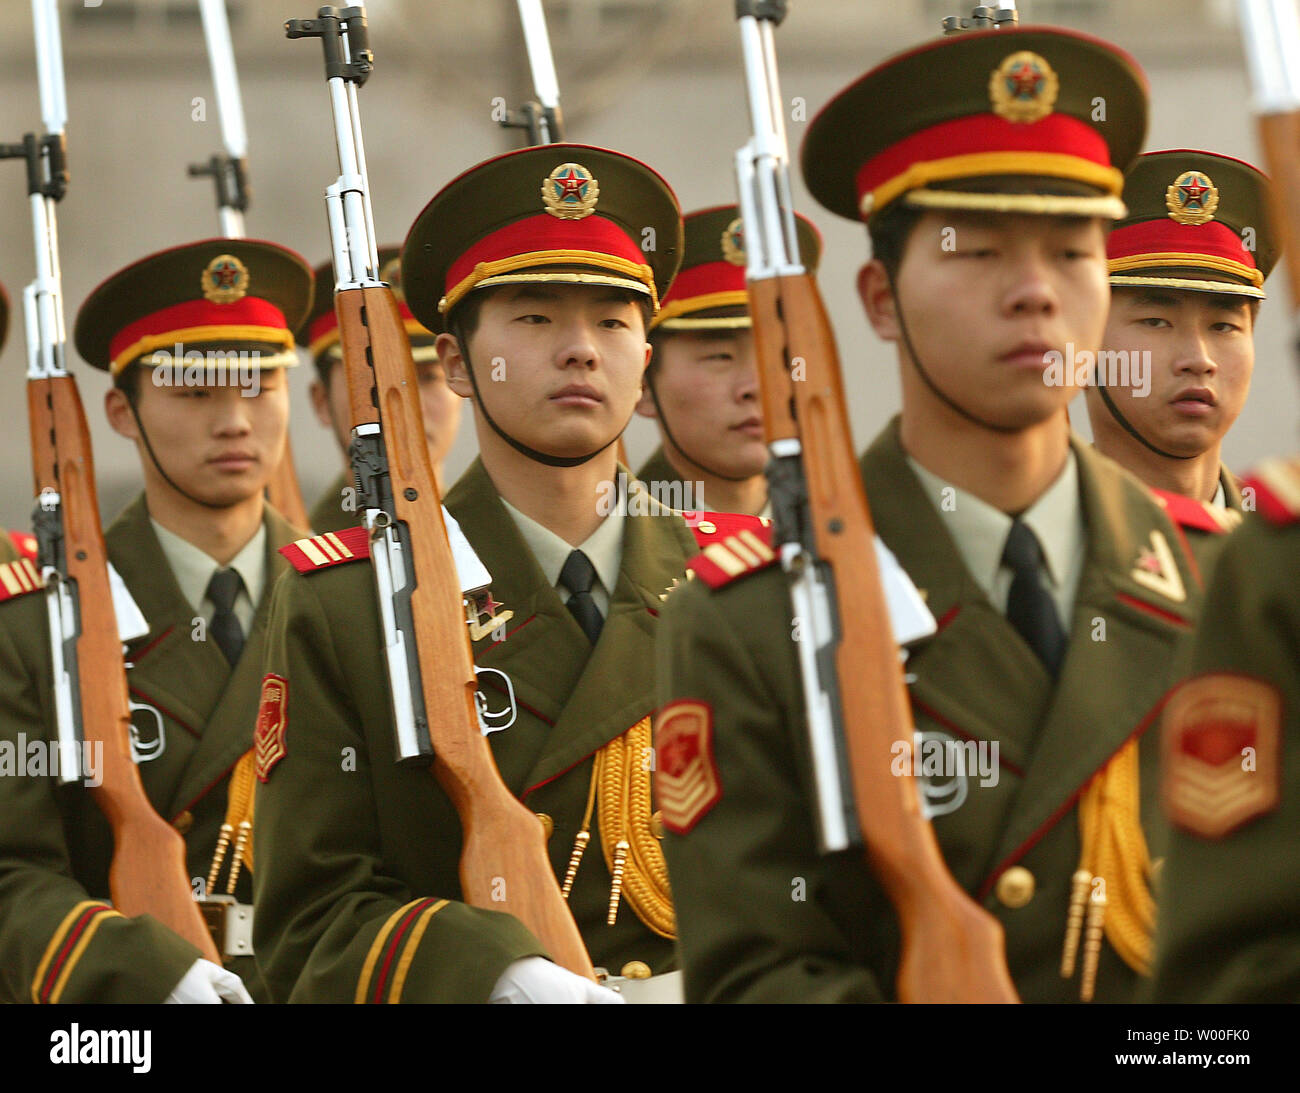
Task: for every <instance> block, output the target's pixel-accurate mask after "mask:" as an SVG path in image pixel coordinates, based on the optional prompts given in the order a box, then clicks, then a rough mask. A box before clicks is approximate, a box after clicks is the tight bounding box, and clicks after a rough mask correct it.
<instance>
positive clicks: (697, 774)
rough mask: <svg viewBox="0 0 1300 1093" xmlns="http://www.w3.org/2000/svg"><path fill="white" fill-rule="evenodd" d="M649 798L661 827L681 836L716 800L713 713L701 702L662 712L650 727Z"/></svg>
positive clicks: (718, 786)
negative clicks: (651, 777)
mask: <svg viewBox="0 0 1300 1093" xmlns="http://www.w3.org/2000/svg"><path fill="white" fill-rule="evenodd" d="M655 798H656V800H657V801H658V803H659V810H660V814H661V815H662V817H663V824H664V827H666V828H667V829H668V830H669V831H672V832H674V833H675V834H677V835H685V834H686V833H687V832H688V831H690V830H691V828H693V827H694V826H695V825H696V824H698V823H699V822H700V820H702V819H703V818H704V817H705V815H706V814H707V813H708V812H709V810H710V809H711V808H713V806H714V805H716V804H717V803H718V801H720V800H721V799H722V781H721V779H720V778H719V777H718V766H717V763H715V762H714V759H713V709H712V708H711V707H710V706H708V705H706V704H705V703H703V702H691V701H679V702H673V703H670V704H669V705H667V706H665V707H664V709H663V712H662V713H660V715H659V721H658V724H657V725H656V726H655Z"/></svg>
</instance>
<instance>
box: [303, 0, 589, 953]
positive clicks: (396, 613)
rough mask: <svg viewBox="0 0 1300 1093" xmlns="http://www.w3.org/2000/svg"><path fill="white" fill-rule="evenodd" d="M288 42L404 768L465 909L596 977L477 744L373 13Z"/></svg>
mask: <svg viewBox="0 0 1300 1093" xmlns="http://www.w3.org/2000/svg"><path fill="white" fill-rule="evenodd" d="M285 34H286V35H287V36H288V37H289V38H319V39H320V40H321V44H322V46H323V48H324V54H325V77H326V81H327V83H328V86H329V92H330V104H331V108H332V113H333V118H334V137H335V143H336V147H337V150H338V158H339V171H340V175H339V178H338V180H337V181H336V182H334V183H333V184H332V185H330V186H329V187H327V189H326V191H325V204H326V209H327V212H328V214H329V226H330V243H331V246H332V248H333V255H334V272H335V276H336V279H337V284H336V285H335V290H334V306H335V308H336V309H337V311H338V317H339V333H340V336H341V348H342V351H343V366H344V368H345V370H346V374H347V380H348V399H349V403H350V406H351V413H352V444H351V447H350V456H351V459H352V468H353V471H354V473H355V475H356V478H357V486H358V494H359V497H360V499H361V502H362V506H363V508H364V512H365V518H364V521H363V526H364V527H365V528H366V529H367V530H368V531H369V532H370V557H371V561H372V563H373V568H374V573H375V584H376V588H377V591H378V596H379V611H380V619H381V624H382V626H383V629H384V638H385V640H384V645H385V655H386V658H387V667H388V679H389V694H390V696H391V699H392V704H393V722H394V730H395V733H396V752H397V756H398V761H399V762H411V763H419V764H421V765H428V764H429V763H430V762H432V767H433V773H434V775H435V776H436V777H437V779H438V782H439V784H440V785H441V786H442V788H443V790H444V791H445V792H446V794H447V796H448V797H449V798H450V799H451V802H452V804H453V805H454V806H455V808H456V812H457V814H458V815H459V816H460V822H461V827H462V829H463V832H464V843H463V845H462V848H461V858H460V882H461V892H462V895H463V897H464V900H465V902H466V903H468V904H470V905H471V906H473V907H483V908H488V909H490V910H495V911H506V912H508V913H510V914H513V915H514V916H515V917H516V918H518V919H519V920H520V921H521V922H522V923H523V924H524V925H525V926H526V927H528V929H529V930H531V931H532V933H533V936H535V937H536V938H537V939H538V940H540V941H541V942H542V944H543V945H544V946H545V947H546V949H547V951H548V952H549V953H550V955H551V957H552V959H554V960H555V961H556V963H558V964H560V965H562V966H563V967H565V968H568V969H569V970H570V971H572V972H576V973H578V974H580V975H585V976H587V977H589V978H592V979H594V978H595V975H594V973H593V970H592V966H591V959H590V958H589V957H588V955H587V951H586V948H585V947H584V945H583V942H582V936H581V934H579V933H578V928H577V925H576V924H575V923H574V921H573V916H572V915H571V914H570V912H569V908H568V905H567V904H566V903H565V902H564V900H563V898H562V897H561V895H560V887H559V885H558V884H557V883H556V880H555V875H554V873H553V872H552V871H551V864H550V860H549V859H548V857H547V855H546V845H545V841H544V839H543V835H542V829H541V826H540V825H539V824H538V822H537V818H536V817H535V816H534V815H533V814H532V813H531V812H530V811H529V810H528V809H527V808H525V807H524V805H523V804H522V803H521V802H520V801H519V800H517V799H516V798H515V797H514V796H513V795H512V794H511V793H510V791H509V790H508V789H507V788H506V786H505V783H503V782H502V781H501V775H500V774H499V773H498V771H497V768H496V762H495V761H494V759H493V758H492V751H491V748H489V746H488V743H487V741H486V740H485V739H484V737H483V732H482V730H481V725H480V721H479V706H478V699H477V698H476V695H475V692H476V690H477V686H478V685H477V683H476V679H475V675H476V669H475V667H474V658H473V651H472V648H471V645H470V640H469V635H468V634H467V632H466V616H465V613H464V611H463V608H462V596H461V589H460V584H459V582H458V581H457V574H456V568H455V566H454V564H453V559H452V550H451V547H450V546H449V544H448V539H447V528H446V524H445V522H444V521H443V509H442V503H441V500H440V498H439V494H438V486H437V481H436V479H435V478H434V474H433V465H432V463H431V462H430V460H429V449H428V445H427V444H426V443H425V440H424V427H423V424H422V419H421V416H420V403H419V397H418V395H417V390H418V386H417V383H416V378H415V365H414V363H413V361H412V360H411V348H410V343H409V342H408V341H407V338H406V331H405V330H404V328H403V326H402V320H401V317H400V315H399V314H398V311H397V304H396V301H395V300H394V298H393V293H392V290H391V289H390V288H389V287H388V286H387V285H386V284H384V283H383V282H382V281H381V280H380V279H379V277H378V264H379V263H378V256H377V254H376V246H375V232H374V220H373V214H372V212H371V204H370V185H369V182H368V180H367V177H366V162H365V150H364V147H363V145H362V139H361V115H360V113H359V110H358V106H357V90H358V88H360V87H361V86H362V85H363V84H364V83H365V82H366V80H367V78H368V77H369V75H370V72H371V69H372V67H373V64H374V55H373V53H372V52H371V50H370V45H369V37H368V32H367V27H366V13H365V8H364V6H357V7H348V8H334V7H323V8H321V9H320V10H319V12H318V13H317V18H315V19H290V20H289V21H288V22H286V23H285Z"/></svg>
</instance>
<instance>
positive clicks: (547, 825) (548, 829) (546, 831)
mask: <svg viewBox="0 0 1300 1093" xmlns="http://www.w3.org/2000/svg"><path fill="white" fill-rule="evenodd" d="M537 818H538V820H540V821H541V824H542V838H544V839H545V840H546V841H547V842H550V841H551V834H552V832H554V831H555V821H554V820H552V819H551V818H550V817H549V816H548V815H546V813H545V812H539V813H537Z"/></svg>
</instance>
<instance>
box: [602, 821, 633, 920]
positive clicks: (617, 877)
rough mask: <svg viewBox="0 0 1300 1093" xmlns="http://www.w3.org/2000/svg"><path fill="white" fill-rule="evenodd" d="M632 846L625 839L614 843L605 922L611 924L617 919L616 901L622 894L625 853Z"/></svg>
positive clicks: (625, 861)
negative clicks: (611, 875) (612, 878)
mask: <svg viewBox="0 0 1300 1093" xmlns="http://www.w3.org/2000/svg"><path fill="white" fill-rule="evenodd" d="M631 849H632V847H631V845H630V844H629V843H628V841H627V840H626V839H619V840H618V842H617V843H615V844H614V868H613V871H612V872H613V876H614V883H613V884H611V885H610V887H609V915H608V916H607V917H606V918H605V922H606V924H608V925H610V926H613V925H614V922H615V921H616V920H617V919H618V902H619V900H620V899H621V898H622V896H623V870H624V869H625V868H626V866H627V853H628V851H629V850H631Z"/></svg>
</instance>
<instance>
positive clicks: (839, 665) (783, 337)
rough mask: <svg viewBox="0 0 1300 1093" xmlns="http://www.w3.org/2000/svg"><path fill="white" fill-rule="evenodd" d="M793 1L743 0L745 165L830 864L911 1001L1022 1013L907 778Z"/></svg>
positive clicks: (909, 742) (758, 314)
mask: <svg viewBox="0 0 1300 1093" xmlns="http://www.w3.org/2000/svg"><path fill="white" fill-rule="evenodd" d="M785 11H786V4H785V2H784V0H736V13H737V17H738V19H739V22H740V33H741V44H742V48H743V52H744V60H745V78H746V84H747V87H748V93H749V106H750V115H751V117H752V119H753V128H754V136H753V138H752V139H751V140H750V141H749V143H748V144H746V145H745V147H743V148H742V149H740V151H739V152H738V153H737V155H736V172H737V178H738V183H739V192H740V206H741V211H742V215H743V218H744V223H745V251H746V254H747V268H746V281H747V283H748V288H749V310H750V315H751V318H752V320H753V326H754V342H755V354H756V356H757V360H758V374H759V384H760V388H761V397H762V400H763V421H764V425H765V428H766V430H767V440H768V447H769V450H770V451H771V456H772V458H771V460H770V461H769V463H768V470H767V475H768V481H769V487H770V496H771V499H772V512H773V516H774V518H775V544H776V546H777V548H778V550H779V552H780V556H781V563H782V566H783V568H784V569H785V571H786V575H787V577H788V578H789V583H790V598H791V602H792V605H793V609H794V615H795V617H796V618H798V619H800V620H802V621H803V626H802V627H801V628H800V630H801V636H800V638H799V640H798V642H797V644H798V654H799V668H800V674H801V677H802V680H803V691H804V699H805V704H806V706H807V710H808V732H809V739H810V744H811V754H812V764H813V778H814V782H815V787H816V788H815V793H816V798H817V800H816V815H817V826H818V836H819V842H820V845H821V849H822V851H823V852H825V853H831V852H834V851H839V850H844V849H847V848H849V847H852V846H858V845H864V846H865V849H866V854H867V858H868V861H869V862H870V864H871V866H872V868H873V869H874V871H875V873H876V876H877V877H878V878H879V880H880V882H881V884H882V885H883V887H884V889H885V892H886V893H887V894H888V896H889V898H890V900H891V901H892V903H893V904H894V908H895V910H896V912H897V914H898V919H899V923H900V926H901V930H902V954H901V957H900V962H899V971H898V981H897V991H898V997H899V999H900V1000H901V1001H904V1002H958V1001H960V1002H974V1001H1003V1002H1011V1001H1016V1000H1017V996H1016V991H1015V987H1014V986H1013V985H1012V982H1011V976H1010V974H1009V973H1008V971H1007V967H1006V956H1005V951H1004V942H1003V936H1002V927H1001V925H1000V924H999V923H998V922H997V920H996V919H994V918H993V916H991V915H990V914H989V913H988V912H986V911H985V910H984V909H983V908H981V907H979V906H978V905H977V904H976V903H974V902H973V901H972V900H971V899H970V897H969V896H968V895H967V894H966V893H965V892H964V891H963V890H962V888H961V887H960V886H959V885H958V884H957V882H956V881H955V880H954V879H953V877H952V874H951V873H949V872H948V869H947V866H946V864H945V863H944V860H943V854H942V853H941V851H940V850H939V844H938V841H937V840H936V838H935V835H934V830H933V828H932V827H931V826H930V822H929V820H928V819H927V818H926V816H925V815H924V814H923V812H922V807H921V799H920V795H919V793H918V791H917V786H916V783H915V781H914V779H913V778H912V776H911V775H910V774H907V775H904V776H901V777H898V776H895V775H893V774H892V773H891V771H890V760H891V756H892V755H895V754H897V749H898V748H899V746H900V745H901V746H902V747H903V748H905V749H906V758H907V760H908V765H907V766H906V769H907V770H908V771H910V770H911V769H912V768H911V766H910V759H911V748H912V746H913V734H914V731H915V730H914V728H913V725H912V718H911V713H910V710H909V708H908V699H907V692H906V689H905V687H904V683H903V678H902V671H901V667H900V664H899V659H898V647H897V645H896V643H895V641H894V636H893V633H892V630H891V626H890V619H889V613H888V611H887V608H886V600H885V595H884V591H883V588H882V585H881V575H880V567H879V563H878V562H877V556H876V550H875V541H874V540H875V530H874V527H873V525H872V522H871V512H870V509H869V508H868V506H867V498H866V493H865V491H864V489H863V486H862V476H861V474H860V473H859V471H858V465H857V461H856V459H855V458H854V451H853V437H852V433H851V432H850V429H849V421H848V413H847V410H846V405H845V399H844V390H843V383H842V379H841V375H840V368H839V359H838V354H837V352H836V349H835V338H834V334H833V333H832V331H831V328H830V323H829V321H828V319H827V317H826V310H825V307H824V306H823V304H822V300H821V295H820V293H819V292H818V289H817V284H816V281H815V279H814V278H813V276H812V275H811V274H810V273H808V272H807V271H806V270H805V269H804V267H803V266H802V265H801V264H800V260H799V244H798V236H797V235H796V233H795V222H794V210H793V205H792V201H791V193H790V176H789V153H788V150H787V147H786V139H785V125H784V121H783V119H782V100H781V93H780V87H779V85H778V80H777V68H776V51H775V41H774V29H775V27H776V26H777V25H778V24H779V23H780V22H781V20H782V19H783V18H784V17H785Z"/></svg>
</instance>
